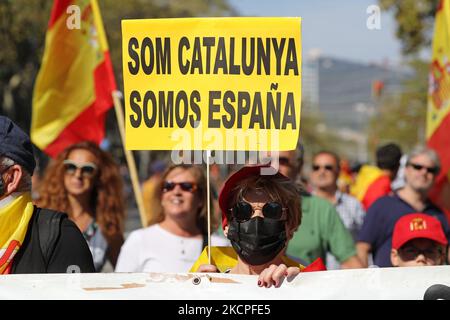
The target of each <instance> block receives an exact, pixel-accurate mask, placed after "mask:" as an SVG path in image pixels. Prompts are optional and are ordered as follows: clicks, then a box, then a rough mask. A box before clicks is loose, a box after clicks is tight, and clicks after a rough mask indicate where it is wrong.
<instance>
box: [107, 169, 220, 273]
mask: <svg viewBox="0 0 450 320" xmlns="http://www.w3.org/2000/svg"><path fill="white" fill-rule="evenodd" d="M159 192H160V193H159V199H160V201H161V206H162V212H157V214H155V215H152V220H151V221H150V226H149V227H146V228H143V229H139V230H136V231H133V232H132V233H131V234H130V236H129V237H128V239H127V241H126V242H125V244H124V245H123V247H122V249H121V251H120V256H119V260H118V263H117V267H116V272H188V271H189V269H190V267H191V266H192V264H193V263H194V262H195V261H196V259H197V258H198V256H199V255H200V253H201V251H202V249H203V247H204V246H205V245H206V243H207V234H208V232H207V205H208V203H207V188H206V177H205V174H204V172H203V169H202V168H201V167H199V166H195V165H184V164H181V165H173V166H171V167H169V168H168V169H167V170H166V171H165V173H164V174H163V177H162V183H161V185H160V188H159ZM211 199H212V198H211ZM211 221H212V223H211V225H212V229H213V230H214V229H215V228H216V227H217V219H215V218H214V215H213V214H211ZM212 243H213V244H214V245H228V241H227V240H226V239H223V238H221V237H219V236H217V235H214V234H213V235H212Z"/></svg>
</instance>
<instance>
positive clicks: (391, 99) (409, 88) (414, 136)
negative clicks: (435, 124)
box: [368, 0, 439, 155]
mask: <svg viewBox="0 0 450 320" xmlns="http://www.w3.org/2000/svg"><path fill="white" fill-rule="evenodd" d="M379 4H380V6H381V7H382V9H383V10H386V11H391V12H393V13H394V16H395V20H396V23H397V31H396V36H397V38H398V39H399V40H400V42H401V44H402V53H403V55H404V57H405V59H406V60H407V61H408V62H407V63H408V65H409V67H410V68H411V70H412V72H413V75H412V76H411V78H410V79H409V80H407V81H405V82H404V83H403V86H402V90H401V92H400V93H399V94H397V95H395V96H392V95H391V96H385V97H381V100H380V101H379V102H378V104H379V105H380V108H379V109H378V111H377V113H376V115H375V116H374V117H373V118H372V119H371V121H370V124H369V127H368V137H369V154H371V155H373V154H374V151H375V149H376V147H377V146H378V145H380V144H383V143H386V142H390V141H394V142H397V143H399V144H400V145H401V146H402V147H403V149H404V150H405V151H408V150H410V149H411V148H412V147H414V145H416V144H419V143H424V142H425V124H426V110H427V92H428V72H429V65H430V62H429V61H425V60H423V59H420V58H419V54H420V53H421V52H423V51H424V50H429V49H430V47H431V41H432V36H433V26H434V16H435V14H436V9H437V7H438V5H439V0H379Z"/></svg>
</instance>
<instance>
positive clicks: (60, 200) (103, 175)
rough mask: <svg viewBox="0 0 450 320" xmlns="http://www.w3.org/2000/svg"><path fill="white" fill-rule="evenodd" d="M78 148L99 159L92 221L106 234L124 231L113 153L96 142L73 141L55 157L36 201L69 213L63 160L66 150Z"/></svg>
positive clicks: (120, 181)
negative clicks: (74, 142) (73, 142)
mask: <svg viewBox="0 0 450 320" xmlns="http://www.w3.org/2000/svg"><path fill="white" fill-rule="evenodd" d="M77 149H83V150H87V151H89V152H91V153H92V154H93V155H94V156H95V157H96V158H97V161H98V170H99V171H98V173H97V179H96V182H95V188H94V190H93V194H92V199H91V200H92V205H93V207H94V208H95V217H94V218H95V221H96V223H97V224H98V226H99V227H100V229H101V230H102V233H103V234H104V235H105V236H106V237H108V238H109V237H112V236H114V235H117V234H122V233H123V229H124V227H123V224H124V218H125V207H124V199H123V182H122V178H121V176H120V173H119V168H118V166H117V164H116V163H115V162H114V160H113V159H112V157H111V156H110V155H109V154H108V153H107V152H105V151H103V150H101V149H100V148H99V147H98V146H97V145H96V144H94V143H93V142H90V141H84V142H80V143H76V144H73V145H71V146H69V147H68V148H66V149H65V150H64V151H63V152H61V153H60V154H59V155H58V156H57V157H56V159H54V160H53V161H52V162H51V163H50V165H49V166H48V168H47V170H46V171H45V175H44V178H43V180H42V183H41V185H40V189H39V199H37V200H36V205H38V206H39V207H42V208H48V209H53V210H57V211H62V212H67V213H68V214H69V216H70V215H71V208H70V205H69V201H68V197H67V191H66V189H65V187H64V163H63V161H64V160H66V159H67V158H68V157H69V154H70V153H71V152H72V151H74V150H77Z"/></svg>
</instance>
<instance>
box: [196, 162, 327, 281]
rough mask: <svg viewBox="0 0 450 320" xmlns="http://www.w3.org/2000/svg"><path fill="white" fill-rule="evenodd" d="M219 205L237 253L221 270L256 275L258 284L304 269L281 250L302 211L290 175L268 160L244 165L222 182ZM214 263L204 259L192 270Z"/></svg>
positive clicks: (208, 269) (214, 268) (214, 269)
mask: <svg viewBox="0 0 450 320" xmlns="http://www.w3.org/2000/svg"><path fill="white" fill-rule="evenodd" d="M264 170H265V171H264ZM264 173H267V174H264ZM270 173H271V174H270ZM219 205H220V208H221V211H222V226H223V229H224V234H225V235H226V236H227V238H228V239H229V240H230V241H231V244H232V246H233V249H234V251H235V253H236V254H237V257H236V258H237V259H236V262H235V264H234V266H230V268H228V269H227V270H225V272H229V273H234V274H248V275H259V278H258V285H259V286H261V287H262V286H265V287H270V286H272V285H274V286H275V287H278V286H280V285H281V283H282V282H283V280H284V279H285V278H293V277H295V276H296V275H297V274H298V273H299V272H300V271H303V270H305V271H306V269H305V268H304V267H303V266H302V265H299V264H298V263H296V262H295V261H293V260H291V259H289V258H288V257H286V255H285V251H286V247H287V243H288V241H289V240H290V239H291V238H292V236H293V234H294V232H295V231H296V230H297V228H298V226H299V225H300V222H301V216H302V213H301V204H300V188H299V187H298V186H297V185H296V184H295V183H294V182H292V181H291V180H290V179H289V178H287V177H285V176H284V175H282V174H281V173H279V172H277V171H275V169H274V168H271V167H269V166H267V165H258V166H246V167H243V168H242V169H240V170H239V171H237V172H236V173H234V174H233V175H231V176H230V177H229V178H228V180H227V181H226V182H225V184H224V186H223V188H222V191H221V193H220V196H219ZM213 260H214V261H217V260H218V259H213ZM219 269H220V267H219V266H215V265H208V264H203V265H200V267H199V268H198V270H196V271H197V272H217V271H219ZM319 269H321V270H324V268H323V267H322V266H321V267H319V268H318V269H316V270H319ZM311 271H312V270H311Z"/></svg>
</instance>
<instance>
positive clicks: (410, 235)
mask: <svg viewBox="0 0 450 320" xmlns="http://www.w3.org/2000/svg"><path fill="white" fill-rule="evenodd" d="M447 244H448V241H447V238H446V237H445V234H444V230H443V229H442V225H441V222H440V221H439V220H437V219H436V218H434V217H432V216H430V215H427V214H423V213H411V214H408V215H405V216H403V217H402V218H400V219H399V220H398V221H397V223H396V224H395V227H394V233H393V235H392V249H391V262H392V265H393V266H395V267H421V266H435V265H442V264H444V262H445V253H446V251H447V250H446V248H447Z"/></svg>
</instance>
